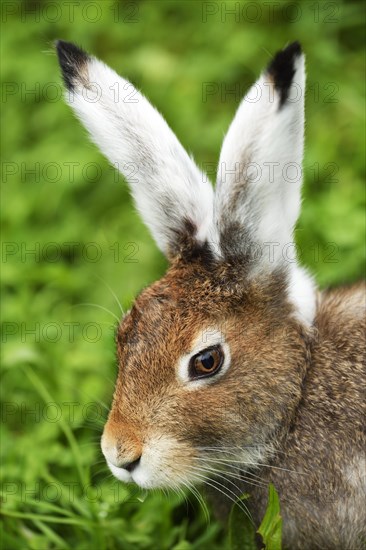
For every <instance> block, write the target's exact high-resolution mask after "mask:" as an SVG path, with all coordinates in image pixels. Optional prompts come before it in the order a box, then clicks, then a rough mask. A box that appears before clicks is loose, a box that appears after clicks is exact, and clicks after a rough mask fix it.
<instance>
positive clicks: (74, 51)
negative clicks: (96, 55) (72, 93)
mask: <svg viewBox="0 0 366 550" xmlns="http://www.w3.org/2000/svg"><path fill="white" fill-rule="evenodd" d="M55 48H56V51H57V56H58V61H59V63H60V67H61V71H62V77H63V80H64V83H65V86H66V87H67V88H68V89H69V90H72V89H73V88H74V85H75V81H76V80H77V79H78V77H79V76H80V72H81V71H82V69H83V67H85V65H86V63H87V62H88V60H89V59H90V58H89V56H88V54H87V53H86V52H85V51H84V50H83V49H82V48H79V46H76V45H75V44H73V43H72V42H65V41H64V40H56V41H55Z"/></svg>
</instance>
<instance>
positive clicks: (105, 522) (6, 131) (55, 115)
mask: <svg viewBox="0 0 366 550" xmlns="http://www.w3.org/2000/svg"><path fill="white" fill-rule="evenodd" d="M8 4H9V3H8ZM36 4H37V3H36ZM51 4H53V5H54V4H55V3H51ZM94 4H95V3H94ZM209 4H210V6H213V8H214V10H216V9H217V11H218V13H216V14H213V15H209V14H208V15H207V14H206V15H207V17H206V19H207V21H206V22H205V21H204V19H205V17H204V14H205V13H206V12H203V11H202V10H206V9H207V4H206V5H205V4H203V5H202V4H201V3H199V2H190V1H188V2H179V3H175V2H169V1H167V2H156V1H154V2H149V3H148V2H137V3H135V4H134V3H131V2H129V3H127V4H126V3H122V4H119V6H120V8H119V12H118V13H117V12H116V9H115V10H114V11H113V10H112V9H110V8H111V6H114V7H116V6H117V4H115V3H113V4H112V3H110V2H108V1H106V2H103V3H100V4H99V5H100V10H101V11H100V13H99V14H98V13H96V14H93V11H92V8H90V12H88V11H86V12H84V13H83V12H82V9H81V7H79V8H78V7H75V9H74V21H73V22H72V21H71V17H69V12H68V8H67V7H66V4H64V3H62V2H60V3H59V6H60V9H59V11H58V12H57V13H56V12H54V11H52V10H54V9H55V8H54V7H53V8H52V6H51V7H50V8H49V10H48V11H47V10H46V8H47V3H42V7H41V8H40V9H41V12H40V16H39V21H37V20H36V13H35V12H34V11H32V9H33V8H32V5H34V3H32V2H24V3H23V2H19V3H16V2H13V3H11V9H12V10H13V11H14V12H15V13H14V14H13V15H8V16H6V18H7V20H6V24H5V25H4V27H3V33H2V36H1V41H2V52H3V55H2V77H3V82H4V85H3V113H2V125H3V136H4V138H3V144H2V149H3V150H2V159H3V176H2V199H3V201H2V204H3V212H2V230H3V233H2V234H3V249H2V285H3V294H2V321H3V331H2V367H3V379H2V386H1V399H2V424H1V430H2V431H1V441H2V463H3V468H2V471H1V482H2V495H3V496H2V513H3V519H4V521H3V523H2V535H1V541H2V547H3V548H4V549H6V550H12V549H15V548H17V549H19V548H32V549H36V550H39V549H42V550H46V549H47V550H51V549H63V548H65V549H66V548H72V549H73V550H82V549H84V548H85V549H86V548H100V549H103V548H104V549H106V550H112V549H119V548H122V549H130V548H131V549H132V548H133V549H135V548H137V549H145V548H146V549H157V548H159V549H171V548H174V549H175V550H178V549H179V550H183V549H196V548H197V549H206V548H207V549H213V550H214V549H215V548H217V549H218V548H220V549H222V548H226V547H228V537H227V535H226V533H224V531H223V529H222V528H221V527H220V526H219V525H218V524H217V523H216V522H215V520H214V519H213V518H212V519H211V522H210V523H209V524H208V523H207V522H206V520H205V516H204V513H203V511H202V508H201V507H200V506H199V505H198V503H197V502H196V500H195V499H194V497H193V496H190V497H189V503H188V505H187V504H186V503H185V502H184V500H182V499H181V498H180V497H177V496H176V495H169V497H165V496H164V495H160V494H157V493H152V494H148V495H140V494H139V493H138V492H136V489H134V488H130V487H127V486H123V485H122V484H120V483H117V482H116V481H114V480H113V479H112V477H111V476H110V475H109V474H108V472H107V469H106V467H105V466H104V461H103V458H102V455H101V452H100V450H99V437H100V432H101V429H102V425H103V422H104V419H105V415H106V413H107V410H108V406H109V403H110V401H111V396H112V391H113V383H114V379H115V376H116V365H115V358H114V343H113V338H114V326H115V322H116V317H117V318H118V316H119V315H120V310H119V305H118V304H117V302H116V299H115V297H114V296H113V293H115V294H116V296H117V297H118V300H119V301H120V302H121V304H122V307H123V308H124V309H126V308H128V307H129V306H130V304H131V302H132V301H133V297H134V295H135V294H136V293H137V292H138V291H139V290H140V289H141V288H142V287H143V286H145V285H148V284H149V283H150V282H152V281H154V280H155V279H156V278H158V277H159V276H161V275H162V274H163V272H164V270H165V267H166V262H165V260H164V258H162V256H161V255H160V253H159V252H158V250H157V248H156V246H155V244H154V243H153V241H152V239H151V237H150V236H149V234H148V232H147V230H146V229H145V227H144V226H143V225H142V222H141V221H140V219H139V218H138V216H137V215H136V213H135V211H134V209H133V206H132V204H131V200H130V197H129V195H128V190H127V186H126V184H125V183H124V182H123V180H122V177H117V174H116V173H115V171H114V170H112V169H111V168H110V167H109V166H108V163H107V162H106V161H105V159H104V158H103V157H102V155H101V154H100V153H99V152H98V151H97V149H96V148H95V147H94V146H93V145H92V144H91V143H90V142H89V141H88V140H87V138H86V136H85V132H84V131H83V129H82V127H81V125H80V124H79V123H78V122H77V121H76V120H75V119H74V118H73V116H72V114H71V111H70V109H69V108H68V107H67V106H66V105H65V104H64V102H63V100H62V98H61V80H60V77H59V71H58V66H57V61H56V58H55V56H54V54H53V52H52V46H51V44H52V41H53V40H54V39H56V38H63V39H65V40H71V41H75V42H77V43H79V44H81V45H82V46H83V47H84V48H85V49H87V50H89V51H90V52H93V53H94V54H96V55H97V56H98V57H100V58H101V59H103V60H104V61H105V62H107V63H108V64H109V65H111V66H112V67H113V68H115V69H116V70H117V71H118V72H120V73H122V74H123V75H124V76H126V77H127V78H129V79H130V80H131V81H133V82H134V84H136V85H137V86H138V87H139V88H141V89H142V91H143V92H144V93H145V94H146V95H147V96H148V97H149V98H150V100H151V101H152V102H153V103H154V104H155V105H156V106H157V107H158V109H159V110H160V111H161V112H162V113H163V114H164V116H165V117H166V119H167V120H168V122H169V124H170V125H171V126H172V127H173V129H174V130H175V131H176V133H177V135H178V137H179V138H180V140H181V141H182V143H183V144H184V145H185V147H186V148H187V149H188V150H189V151H193V152H194V154H195V158H196V159H197V162H198V163H199V164H200V165H201V166H203V167H208V168H209V172H210V175H211V176H212V168H211V166H212V164H214V163H216V162H217V160H218V155H219V151H220V145H221V142H222V138H223V135H224V132H225V130H226V128H227V126H228V124H229V122H230V120H231V118H232V116H233V114H234V112H235V108H236V106H237V103H238V100H239V95H238V93H237V94H229V93H228V94H226V96H225V91H229V90H231V89H233V87H234V86H235V85H237V86H238V88H237V89H236V90H237V91H240V93H244V91H245V90H246V89H247V88H248V86H249V85H250V84H251V83H252V82H253V81H254V80H255V78H256V77H257V75H258V74H259V72H260V70H261V68H262V67H263V66H264V65H265V64H266V63H267V62H268V60H269V57H270V54H273V53H274V52H275V51H276V50H278V49H280V48H281V47H283V46H284V45H285V44H286V43H287V42H290V41H291V40H294V39H298V40H300V41H301V42H302V44H303V48H304V50H305V52H306V55H307V74H308V93H307V99H306V113H307V128H306V151H305V161H304V180H305V182H304V199H305V201H304V205H303V211H302V215H301V219H300V220H299V224H298V231H297V240H298V244H299V248H300V250H301V254H300V256H301V259H302V261H303V262H304V263H305V264H306V265H308V266H309V267H310V268H311V270H312V271H313V273H314V274H315V277H316V279H317V281H318V283H319V284H320V285H321V287H325V286H327V285H336V284H347V283H351V282H353V281H355V280H357V279H359V278H360V277H362V276H363V266H364V260H365V257H364V256H365V247H364V229H365V228H364V225H365V219H364V207H365V204H364V203H365V200H364V199H365V197H364V184H363V176H364V173H363V159H364V148H365V144H364V133H363V127H364V118H363V114H364V110H363V96H364V80H363V68H364V59H363V55H362V46H363V41H362V25H363V23H364V16H363V11H362V7H361V3H352V2H351V3H349V2H347V3H345V2H344V3H343V2H332V3H321V2H320V3H317V2H315V3H314V2H302V3H301V4H300V3H299V4H298V11H297V12H295V11H294V10H295V8H294V3H293V2H290V3H287V2H281V4H280V6H278V7H277V8H276V9H275V10H274V19H275V23H276V24H275V25H273V24H271V23H270V22H269V13H268V10H269V8H268V5H266V4H265V3H263V4H262V3H261V4H260V6H261V10H262V11H261V15H260V16H259V18H258V20H257V21H256V22H251V20H250V19H253V17H254V15H253V14H252V12H250V11H245V10H246V9H248V3H242V2H241V3H240V4H235V2H234V3H220V4H217V3H209ZM249 4H250V3H249ZM275 4H276V3H275ZM330 4H331V6H330ZM237 5H239V6H240V11H239V12H238V13H237V14H236V17H237V20H235V17H234V16H232V15H231V16H230V15H229V14H227V15H226V20H225V11H224V10H225V6H226V7H227V9H229V8H230V7H231V8H232V6H234V7H235V6H237ZM38 6H41V4H40V3H38ZM45 6H46V8H45ZM205 6H206V7H205ZM291 6H292V7H291ZM329 6H330V7H329ZM295 7H296V6H295ZM3 8H4V7H3ZM4 9H5V8H4ZM9 9H10V8H9ZM27 9H29V10H30V11H29V12H27V11H26V10H27ZM210 9H211V8H210ZM299 10H300V11H299ZM4 13H5V12H4ZM4 13H3V15H4ZM116 13H117V15H118V17H116ZM299 14H300V15H299ZM4 17H5V15H4ZM94 17H99V19H98V20H96V21H95V22H93V21H92V19H93V18H94ZM52 18H53V19H55V22H52V21H51V20H52ZM133 20H135V22H133ZM291 21H293V22H291ZM207 84H209V85H210V87H209V90H211V91H212V93H211V94H210V95H207V97H206V96H204V95H203V91H204V89H207ZM32 90H34V91H35V92H34V93H33V94H32V93H31V91H32ZM235 95H236V96H237V97H235ZM70 163H71V164H70ZM72 163H73V164H72ZM71 167H73V172H72V170H71ZM32 170H33V172H32ZM70 174H71V175H70ZM71 176H72V177H71ZM70 243H74V244H70ZM131 243H132V244H131ZM32 250H33V252H32ZM85 304H95V305H85ZM103 308H105V309H103ZM110 312H111V313H110Z"/></svg>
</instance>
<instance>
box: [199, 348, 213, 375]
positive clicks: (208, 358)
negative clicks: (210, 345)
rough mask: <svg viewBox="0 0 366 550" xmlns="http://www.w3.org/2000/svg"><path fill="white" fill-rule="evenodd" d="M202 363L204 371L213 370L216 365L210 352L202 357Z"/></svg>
mask: <svg viewBox="0 0 366 550" xmlns="http://www.w3.org/2000/svg"><path fill="white" fill-rule="evenodd" d="M201 363H202V366H203V368H204V369H206V370H211V369H212V367H213V366H214V363H215V359H214V357H213V355H212V353H211V352H210V351H209V352H207V353H203V354H202V355H201Z"/></svg>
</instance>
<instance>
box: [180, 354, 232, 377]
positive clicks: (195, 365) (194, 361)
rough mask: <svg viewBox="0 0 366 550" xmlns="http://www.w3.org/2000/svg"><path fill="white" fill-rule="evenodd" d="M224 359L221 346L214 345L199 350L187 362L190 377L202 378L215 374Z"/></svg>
mask: <svg viewBox="0 0 366 550" xmlns="http://www.w3.org/2000/svg"><path fill="white" fill-rule="evenodd" d="M223 361H224V352H223V350H222V348H221V346H214V347H212V348H207V349H205V350H203V351H200V352H199V353H197V354H196V355H194V356H193V357H191V360H190V362H189V375H190V377H191V378H202V377H204V376H211V375H213V374H216V372H218V371H219V370H220V368H221V366H222V363H223Z"/></svg>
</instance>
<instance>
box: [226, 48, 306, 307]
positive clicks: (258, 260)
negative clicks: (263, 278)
mask: <svg viewBox="0 0 366 550" xmlns="http://www.w3.org/2000/svg"><path fill="white" fill-rule="evenodd" d="M304 94H305V67H304V56H303V54H302V52H301V47H300V44H299V43H298V42H294V43H293V44H290V45H289V46H287V47H286V48H285V49H284V50H282V51H280V52H278V53H277V54H276V55H275V57H274V58H273V60H272V61H271V62H270V64H269V66H268V67H267V69H266V70H265V71H264V73H263V74H262V75H261V77H260V78H259V80H258V81H257V83H256V84H255V85H254V86H253V87H252V88H251V89H250V90H249V92H248V93H247V95H246V96H245V98H244V99H243V101H242V103H241V104H240V106H239V108H238V111H237V113H236V115H235V117H234V120H233V122H232V124H231V126H230V128H229V131H228V133H227V135H226V137H225V139H224V143H223V147H222V151H221V155H220V161H219V168H218V177H217V187H216V196H215V221H216V225H217V227H218V231H219V239H220V249H221V252H222V254H223V256H224V257H227V258H232V259H233V260H235V261H238V260H239V261H242V262H243V266H245V269H246V270H247V273H248V275H249V276H252V277H254V276H258V275H259V274H268V273H269V272H272V271H274V270H275V269H276V270H277V269H278V268H280V269H281V268H282V269H283V270H284V271H287V272H289V277H288V281H289V286H291V287H292V291H291V292H293V295H295V294H296V298H294V301H297V302H299V301H300V302H308V301H309V300H308V298H309V295H310V294H312V284H311V282H310V281H309V279H308V278H307V277H306V275H305V274H304V273H303V272H302V270H300V268H298V267H297V266H296V265H294V264H293V263H292V262H294V244H293V231H294V227H295V224H296V221H297V218H298V215H299V212H300V203H301V181H302V155H303V142H304ZM289 262H291V263H289ZM300 295H301V296H300ZM310 302H311V303H313V300H311V299H310ZM298 305H299V304H298ZM300 309H303V305H301V306H300ZM308 309H309V311H306V312H305V313H304V315H303V316H304V317H307V318H310V317H311V315H312V311H313V306H311V305H310V306H309V308H308Z"/></svg>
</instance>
